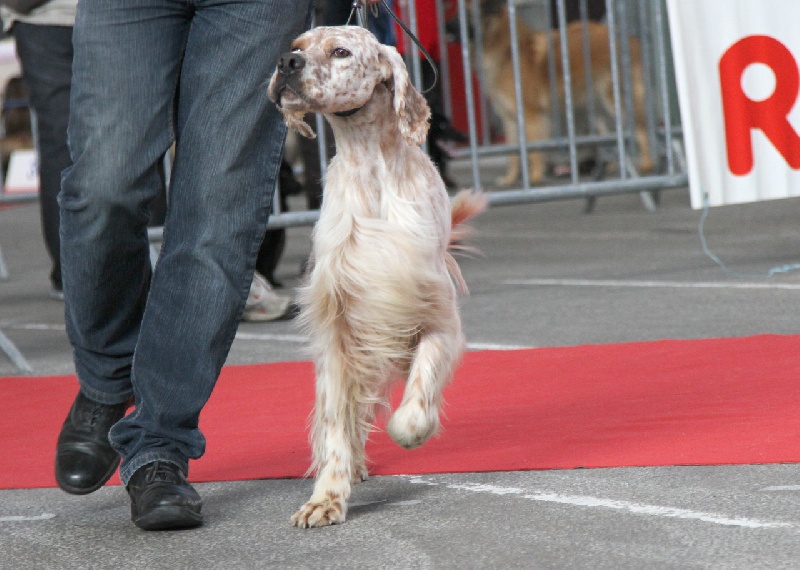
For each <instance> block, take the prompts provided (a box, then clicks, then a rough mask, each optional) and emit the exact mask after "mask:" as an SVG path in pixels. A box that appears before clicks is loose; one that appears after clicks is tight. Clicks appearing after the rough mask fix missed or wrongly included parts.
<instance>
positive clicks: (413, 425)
mask: <svg viewBox="0 0 800 570" xmlns="http://www.w3.org/2000/svg"><path fill="white" fill-rule="evenodd" d="M463 347H464V337H463V335H462V333H461V326H460V323H459V322H458V317H457V316H456V317H455V322H454V323H453V326H452V327H451V328H450V330H447V331H440V332H429V333H426V334H423V335H422V337H421V339H420V341H419V345H418V347H417V351H416V355H415V357H414V361H413V362H412V364H411V367H410V370H409V375H408V380H407V382H406V387H405V391H404V393H403V401H402V402H401V403H400V405H399V406H398V408H397V409H396V410H395V412H394V413H393V414H392V416H391V418H389V423H388V424H387V426H386V431H387V432H388V434H389V436H390V437H391V438H392V439H393V440H394V441H395V443H397V444H398V445H400V446H401V447H405V448H406V449H414V448H415V447H419V446H420V445H422V444H423V443H425V442H426V441H427V440H428V439H429V438H430V437H431V436H432V435H433V434H435V433H436V432H437V431H438V430H439V426H440V425H441V424H440V422H439V407H440V406H441V403H442V390H444V388H445V386H447V384H448V383H449V382H450V380H452V378H453V373H454V372H455V368H456V365H457V364H458V361H459V360H460V358H461V352H462V351H463Z"/></svg>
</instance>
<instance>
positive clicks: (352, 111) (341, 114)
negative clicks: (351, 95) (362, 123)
mask: <svg viewBox="0 0 800 570" xmlns="http://www.w3.org/2000/svg"><path fill="white" fill-rule="evenodd" d="M363 108H364V107H363V106H361V107H356V108H355V109H350V110H349V111H339V112H338V113H334V115H336V116H337V117H349V116H351V115H355V114H356V113H358V112H359V111H360V110H361V109H363Z"/></svg>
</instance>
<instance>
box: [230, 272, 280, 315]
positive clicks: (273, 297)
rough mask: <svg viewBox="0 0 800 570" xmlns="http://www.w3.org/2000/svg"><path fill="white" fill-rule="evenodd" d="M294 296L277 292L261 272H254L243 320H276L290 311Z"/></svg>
mask: <svg viewBox="0 0 800 570" xmlns="http://www.w3.org/2000/svg"><path fill="white" fill-rule="evenodd" d="M291 303H292V298H291V297H290V296H289V295H281V294H280V293H276V292H275V291H274V290H273V289H272V287H271V286H270V284H269V282H268V281H267V280H266V279H265V278H264V277H262V276H261V275H260V274H259V273H257V272H256V273H254V274H253V282H252V283H251V284H250V294H249V295H248V296H247V302H246V303H245V306H244V313H243V314H242V320H243V321H246V322H264V321H275V320H278V319H280V318H282V317H283V316H284V315H286V313H287V312H288V311H289V307H290V305H291Z"/></svg>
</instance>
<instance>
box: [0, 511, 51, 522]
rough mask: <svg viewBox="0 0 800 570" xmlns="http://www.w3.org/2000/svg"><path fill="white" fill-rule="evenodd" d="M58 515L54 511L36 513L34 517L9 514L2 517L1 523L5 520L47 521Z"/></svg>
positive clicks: (0, 518)
mask: <svg viewBox="0 0 800 570" xmlns="http://www.w3.org/2000/svg"><path fill="white" fill-rule="evenodd" d="M55 517H56V515H54V514H53V513H42V514H41V515H36V516H33V517H24V516H9V517H0V523H4V522H24V521H47V520H50V519H54V518H55Z"/></svg>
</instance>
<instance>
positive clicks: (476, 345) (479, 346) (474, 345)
mask: <svg viewBox="0 0 800 570" xmlns="http://www.w3.org/2000/svg"><path fill="white" fill-rule="evenodd" d="M525 348H535V347H533V346H522V345H517V344H495V343H491V342H468V343H467V350H523V349H525Z"/></svg>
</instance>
